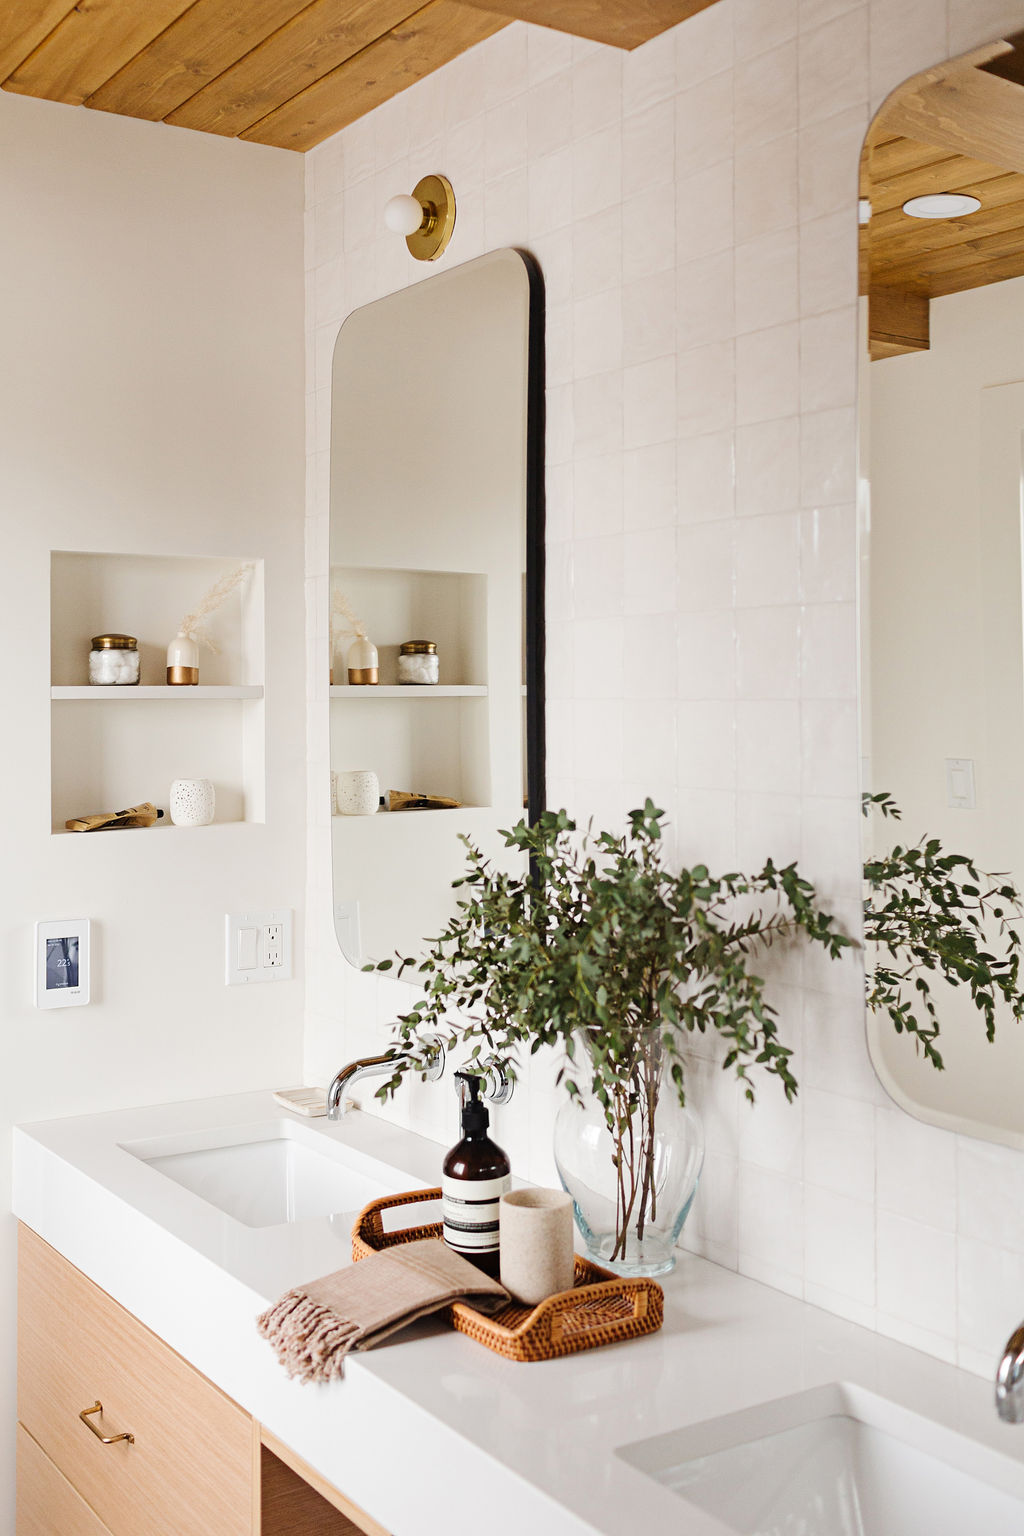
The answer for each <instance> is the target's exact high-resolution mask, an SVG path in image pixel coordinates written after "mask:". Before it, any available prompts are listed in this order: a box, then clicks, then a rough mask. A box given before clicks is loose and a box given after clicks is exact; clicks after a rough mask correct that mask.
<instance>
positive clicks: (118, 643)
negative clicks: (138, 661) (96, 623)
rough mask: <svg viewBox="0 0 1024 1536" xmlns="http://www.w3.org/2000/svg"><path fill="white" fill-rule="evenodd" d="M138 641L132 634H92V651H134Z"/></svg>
mask: <svg viewBox="0 0 1024 1536" xmlns="http://www.w3.org/2000/svg"><path fill="white" fill-rule="evenodd" d="M138 645H139V642H138V641H137V640H136V638H135V636H134V635H93V637H92V648H93V650H94V651H134V650H137V649H138Z"/></svg>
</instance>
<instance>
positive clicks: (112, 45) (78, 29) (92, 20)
mask: <svg viewBox="0 0 1024 1536" xmlns="http://www.w3.org/2000/svg"><path fill="white" fill-rule="evenodd" d="M191 4H192V0H146V3H145V5H140V4H139V3H138V0H78V4H77V5H75V6H74V7H73V8H72V9H71V10H70V11H68V13H67V15H66V16H65V17H64V18H63V20H62V21H60V22H58V23H57V25H56V26H55V27H54V29H53V31H52V32H50V33H49V34H48V35H47V37H46V38H44V40H43V41H42V42H41V43H40V44H39V46H38V47H37V48H35V49H34V50H33V51H32V53H30V54H29V55H28V57H27V58H26V59H23V60H22V62H21V63H20V64H19V65H18V67H17V69H15V70H13V71H12V73H11V74H10V75H8V77H7V79H6V80H5V81H4V89H5V90H8V91H16V92H18V93H19V94H20V95H23V96H45V97H46V98H47V99H48V100H49V101H64V102H67V103H68V104H69V105H71V106H76V107H79V106H81V105H82V103H83V102H84V101H85V100H86V99H87V98H88V97H90V96H92V95H93V94H94V93H95V92H96V91H98V90H99V88H100V86H101V85H102V84H103V83H104V81H106V80H109V79H110V77H111V75H114V74H116V73H117V71H118V70H119V69H121V68H123V66H124V65H125V64H127V63H128V60H129V59H133V58H134V57H135V55H136V54H137V53H138V52H139V51H140V50H141V49H143V48H146V47H148V45H149V44H150V43H151V42H152V41H153V39H154V38H155V37H157V36H159V34H160V33H161V32H162V31H163V30H164V28H165V27H169V26H170V25H171V23H172V22H174V21H176V20H177V19H178V17H179V16H180V15H181V14H182V12H183V11H187V10H188V8H189V6H190V5H191Z"/></svg>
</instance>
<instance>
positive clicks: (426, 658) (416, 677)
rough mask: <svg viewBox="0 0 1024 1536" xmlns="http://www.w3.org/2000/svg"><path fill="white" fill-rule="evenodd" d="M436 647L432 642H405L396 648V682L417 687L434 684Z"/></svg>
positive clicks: (436, 665)
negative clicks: (412, 684) (416, 685)
mask: <svg viewBox="0 0 1024 1536" xmlns="http://www.w3.org/2000/svg"><path fill="white" fill-rule="evenodd" d="M437 677H438V660H437V646H436V645H435V644H434V642H433V640H406V642H405V644H404V645H400V646H399V647H398V681H399V682H400V683H415V684H418V685H419V686H421V687H422V686H423V685H424V684H431V683H436V682H437Z"/></svg>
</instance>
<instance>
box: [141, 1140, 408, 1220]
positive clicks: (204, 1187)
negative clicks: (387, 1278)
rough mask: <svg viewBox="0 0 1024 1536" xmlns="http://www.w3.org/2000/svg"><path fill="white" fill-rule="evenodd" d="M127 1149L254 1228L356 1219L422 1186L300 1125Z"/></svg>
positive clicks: (151, 1143) (150, 1143) (341, 1143)
mask: <svg viewBox="0 0 1024 1536" xmlns="http://www.w3.org/2000/svg"><path fill="white" fill-rule="evenodd" d="M121 1146H122V1149H123V1150H124V1151H125V1152H129V1153H131V1155H132V1156H133V1157H137V1158H138V1159H139V1160H140V1161H141V1162H144V1163H147V1164H148V1165H149V1167H150V1168H153V1169H155V1170H156V1171H157V1172H158V1173H161V1174H163V1175H164V1176H165V1177H166V1178H168V1179H173V1181H174V1182H175V1184H180V1185H182V1186H183V1187H184V1188H185V1189H188V1190H191V1191H192V1193H193V1194H195V1195H199V1196H200V1197H201V1198H202V1199H203V1200H206V1201H208V1202H209V1204H211V1205H215V1206H216V1207H217V1209H218V1210H221V1211H224V1212H226V1214H227V1215H229V1216H233V1217H234V1218H235V1220H236V1221H240V1222H242V1223H243V1224H244V1225H245V1226H247V1227H273V1226H279V1225H281V1224H283V1223H285V1222H294V1221H309V1220H313V1219H316V1218H318V1217H323V1216H333V1215H336V1214H338V1213H346V1214H350V1213H351V1214H355V1213H356V1212H357V1211H360V1210H362V1208H363V1206H364V1205H366V1204H367V1203H368V1202H369V1201H370V1200H374V1199H376V1198H377V1197H378V1196H380V1195H390V1194H398V1193H400V1192H401V1191H402V1190H407V1189H415V1188H416V1187H417V1183H418V1181H417V1180H416V1179H413V1178H409V1177H408V1176H406V1175H404V1174H402V1173H401V1172H400V1171H399V1170H397V1169H395V1168H392V1167H389V1165H388V1164H387V1163H382V1162H378V1160H377V1159H376V1158H373V1157H369V1156H367V1155H366V1153H364V1152H360V1151H358V1150H357V1149H356V1148H355V1147H350V1146H347V1145H346V1144H345V1143H344V1142H341V1141H335V1140H333V1139H332V1138H331V1137H330V1136H329V1135H325V1134H324V1133H323V1132H320V1131H315V1130H313V1129H312V1128H311V1127H309V1126H305V1125H301V1124H299V1123H298V1122H296V1121H293V1120H268V1121H267V1122H265V1123H263V1124H259V1125H248V1126H232V1127H230V1128H226V1129H222V1130H208V1131H201V1132H195V1133H191V1134H185V1135H181V1136H160V1137H156V1138H154V1139H152V1140H149V1141H132V1142H122V1143H121Z"/></svg>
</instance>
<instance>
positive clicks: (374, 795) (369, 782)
mask: <svg viewBox="0 0 1024 1536" xmlns="http://www.w3.org/2000/svg"><path fill="white" fill-rule="evenodd" d="M334 795H335V801H336V803H337V808H338V815H339V816H374V815H376V813H377V810H378V809H379V807H380V780H379V779H378V778H377V775H376V774H375V773H373V772H372V771H371V770H370V769H368V768H356V769H354V770H352V771H350V772H348V773H339V774H338V775H337V776H336V780H335V791H334Z"/></svg>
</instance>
